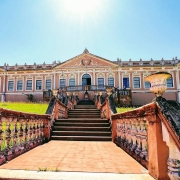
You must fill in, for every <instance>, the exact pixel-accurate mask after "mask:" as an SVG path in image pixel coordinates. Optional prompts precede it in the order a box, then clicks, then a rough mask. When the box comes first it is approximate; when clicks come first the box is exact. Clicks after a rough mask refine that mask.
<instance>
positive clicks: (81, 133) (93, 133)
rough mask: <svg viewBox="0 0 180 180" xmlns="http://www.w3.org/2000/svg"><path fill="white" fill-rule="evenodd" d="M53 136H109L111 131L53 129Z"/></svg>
mask: <svg viewBox="0 0 180 180" xmlns="http://www.w3.org/2000/svg"><path fill="white" fill-rule="evenodd" d="M52 135H53V136H109V137H110V136H111V132H103V131H53V132H52Z"/></svg>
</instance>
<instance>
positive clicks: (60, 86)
mask: <svg viewBox="0 0 180 180" xmlns="http://www.w3.org/2000/svg"><path fill="white" fill-rule="evenodd" d="M62 80H63V81H64V86H61V81H62ZM59 87H60V88H64V87H66V79H65V78H61V79H59Z"/></svg>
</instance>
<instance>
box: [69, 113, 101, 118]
mask: <svg viewBox="0 0 180 180" xmlns="http://www.w3.org/2000/svg"><path fill="white" fill-rule="evenodd" d="M68 117H69V118H99V117H100V115H98V114H72V115H71V114H69V115H68Z"/></svg>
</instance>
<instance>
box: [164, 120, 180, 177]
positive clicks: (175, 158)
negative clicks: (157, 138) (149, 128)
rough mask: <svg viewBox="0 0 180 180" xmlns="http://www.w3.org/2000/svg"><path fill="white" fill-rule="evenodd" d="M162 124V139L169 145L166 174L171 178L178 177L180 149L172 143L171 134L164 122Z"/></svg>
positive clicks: (179, 171) (179, 174)
mask: <svg viewBox="0 0 180 180" xmlns="http://www.w3.org/2000/svg"><path fill="white" fill-rule="evenodd" d="M161 124H162V134H163V140H164V141H165V142H166V144H167V146H168V147H169V158H168V160H167V164H168V175H169V177H170V179H172V180H178V179H180V151H179V149H178V148H177V146H176V144H175V143H174V141H173V139H172V137H171V135H170V134H169V132H168V130H167V128H166V127H165V125H164V123H163V122H161Z"/></svg>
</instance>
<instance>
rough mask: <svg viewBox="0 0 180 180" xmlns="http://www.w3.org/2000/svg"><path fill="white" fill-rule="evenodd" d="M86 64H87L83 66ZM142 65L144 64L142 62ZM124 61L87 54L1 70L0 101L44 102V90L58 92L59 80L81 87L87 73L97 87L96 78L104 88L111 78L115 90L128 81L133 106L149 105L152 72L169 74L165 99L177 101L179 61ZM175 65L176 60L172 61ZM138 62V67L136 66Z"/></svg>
mask: <svg viewBox="0 0 180 180" xmlns="http://www.w3.org/2000/svg"><path fill="white" fill-rule="evenodd" d="M86 62H87V64H86ZM142 62H143V61H142ZM142 62H141V61H139V62H137V61H127V62H119V61H118V62H112V61H109V60H106V59H104V58H101V57H98V56H95V55H93V54H90V53H83V54H81V55H79V56H76V57H74V58H72V59H70V60H67V61H65V62H64V63H61V64H49V65H45V64H43V65H36V64H34V65H28V66H27V65H26V66H25V65H24V66H23V65H22V66H5V67H0V98H1V100H3V95H2V94H3V93H5V101H27V96H26V94H33V96H34V99H35V100H36V101H42V100H43V91H44V90H48V89H58V88H59V86H60V79H65V80H66V86H69V79H70V78H71V77H74V78H75V85H76V86H78V85H82V76H83V75H84V74H86V73H88V74H89V75H90V76H91V85H97V84H98V78H104V85H108V78H110V77H113V78H114V87H116V88H119V89H122V88H123V86H124V85H123V78H129V88H130V89H131V91H132V104H135V105H143V104H147V103H150V102H151V101H152V99H153V98H154V95H153V94H152V93H150V90H149V87H148V88H146V87H145V81H144V78H145V77H146V76H148V75H150V74H153V73H155V72H161V71H165V72H169V73H171V74H172V78H173V86H172V87H169V88H167V91H166V93H165V94H164V97H165V98H166V99H171V100H177V101H179V102H180V92H179V91H180V73H179V65H180V63H179V61H178V60H176V64H172V63H171V61H170V60H169V61H164V63H162V60H159V61H153V64H151V63H152V60H151V61H149V62H147V61H144V62H143V63H144V64H143V65H142V64H141V63H142ZM172 62H175V60H172ZM138 63H139V64H138ZM138 78H139V84H140V86H139V87H136V86H135V85H134V82H135V79H138ZM48 79H51V86H50V87H49V88H48V89H47V88H46V80H48ZM19 80H22V82H23V86H22V87H23V88H22V90H18V89H17V82H18V81H19ZM27 80H32V89H31V90H27ZM38 80H40V81H41V86H40V88H39V89H36V82H37V81H38ZM9 81H12V82H13V85H14V86H13V89H8V82H9ZM76 94H77V95H78V96H79V98H80V99H83V97H84V92H76ZM89 96H90V99H93V97H94V92H93V91H92V92H90V94H89Z"/></svg>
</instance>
